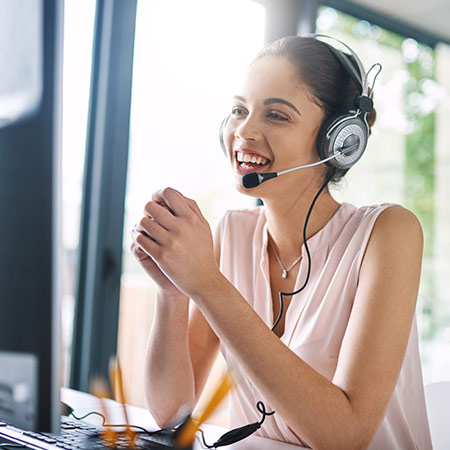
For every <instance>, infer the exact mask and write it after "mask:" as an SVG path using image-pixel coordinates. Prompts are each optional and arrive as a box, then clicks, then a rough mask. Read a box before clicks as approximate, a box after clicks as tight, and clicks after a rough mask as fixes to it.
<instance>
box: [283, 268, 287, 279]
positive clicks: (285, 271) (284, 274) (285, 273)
mask: <svg viewBox="0 0 450 450" xmlns="http://www.w3.org/2000/svg"><path fill="white" fill-rule="evenodd" d="M287 277H288V272H287V270H286V269H283V273H282V274H281V278H287Z"/></svg>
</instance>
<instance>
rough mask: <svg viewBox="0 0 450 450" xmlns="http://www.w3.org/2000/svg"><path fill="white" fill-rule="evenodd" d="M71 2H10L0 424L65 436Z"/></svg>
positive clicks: (4, 68)
mask: <svg viewBox="0 0 450 450" xmlns="http://www.w3.org/2000/svg"><path fill="white" fill-rule="evenodd" d="M62 6H63V2H62V0H0V421H4V422H7V423H10V424H12V425H14V426H17V427H19V428H22V429H27V430H33V431H50V432H53V433H58V431H59V424H60V420H61V413H60V401H59V396H60V379H61V376H60V375H61V374H60V371H61V370H60V369H61V365H60V342H61V339H60V300H61V258H60V225H59V222H60V159H61V146H60V141H61V139H60V131H61V125H60V123H61V120H60V116H61V105H60V104H61V75H62V24H63V17H62V12H63V11H62Z"/></svg>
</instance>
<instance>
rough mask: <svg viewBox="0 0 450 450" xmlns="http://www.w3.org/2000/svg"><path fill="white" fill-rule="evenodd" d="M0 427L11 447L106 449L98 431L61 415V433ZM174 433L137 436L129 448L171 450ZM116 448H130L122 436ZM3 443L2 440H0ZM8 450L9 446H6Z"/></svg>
mask: <svg viewBox="0 0 450 450" xmlns="http://www.w3.org/2000/svg"><path fill="white" fill-rule="evenodd" d="M2 425H3V426H0V436H2V437H3V438H7V439H9V440H10V441H11V442H12V443H13V445H14V447H13V446H11V447H10V449H11V450H12V449H13V448H20V447H16V444H21V445H22V447H21V448H30V449H35V450H44V449H45V450H49V449H58V450H61V449H66V450H71V449H74V450H77V449H80V450H91V449H103V448H108V447H106V446H105V443H104V441H103V439H102V438H101V436H100V434H99V432H98V429H97V428H96V427H95V426H93V425H90V424H88V423H86V422H83V421H80V420H75V419H71V418H68V417H65V416H63V417H62V418H61V434H60V435H54V434H51V433H37V432H33V431H23V430H20V429H17V428H14V427H12V426H8V425H7V424H2ZM173 433H174V430H161V431H159V432H157V433H148V434H147V433H143V432H142V433H137V434H136V442H135V445H134V446H133V447H132V448H133V449H137V450H140V449H142V450H169V449H173V448H174V447H173V439H172V437H173ZM117 436H118V439H117V442H116V445H115V447H114V448H115V449H117V450H121V449H124V450H125V449H130V446H129V441H128V438H127V437H126V436H125V435H124V434H123V433H122V434H121V433H118V434H117ZM1 442H3V441H1ZM6 448H7V449H8V447H6Z"/></svg>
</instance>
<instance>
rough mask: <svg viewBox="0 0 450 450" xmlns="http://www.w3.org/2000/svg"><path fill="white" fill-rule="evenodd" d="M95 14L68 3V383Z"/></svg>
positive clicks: (90, 7)
mask: <svg viewBox="0 0 450 450" xmlns="http://www.w3.org/2000/svg"><path fill="white" fill-rule="evenodd" d="M94 16H95V2H92V1H90V0H83V1H80V0H72V1H66V2H65V5H64V62H63V122H62V130H63V132H62V149H63V155H62V165H63V167H62V202H63V206H62V214H63V217H62V239H63V242H62V243H63V249H64V253H63V255H64V256H63V258H64V259H63V263H64V298H63V303H62V314H63V326H62V331H63V336H62V339H63V360H64V365H65V368H64V373H65V375H64V384H67V383H68V381H67V380H68V374H69V370H68V365H69V361H70V352H71V342H72V329H73V314H74V296H75V284H76V279H75V277H76V275H77V274H76V268H77V262H78V244H79V233H80V230H79V228H80V212H81V198H82V188H83V186H82V185H83V171H84V155H85V143H86V129H87V118H88V106H89V91H90V75H91V56H92V39H93V30H94ZM80 30H83V32H80Z"/></svg>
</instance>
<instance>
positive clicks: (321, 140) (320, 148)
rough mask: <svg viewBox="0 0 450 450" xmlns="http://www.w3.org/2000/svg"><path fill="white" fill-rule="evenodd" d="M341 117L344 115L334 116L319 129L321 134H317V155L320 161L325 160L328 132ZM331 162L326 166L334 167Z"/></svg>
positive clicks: (326, 120)
mask: <svg viewBox="0 0 450 450" xmlns="http://www.w3.org/2000/svg"><path fill="white" fill-rule="evenodd" d="M340 117H342V115H334V116H331V117H329V118H328V119H325V121H324V122H323V123H322V125H321V127H320V128H319V132H318V133H317V138H316V151H317V154H318V155H319V158H320V159H325V158H326V156H325V147H326V139H327V138H326V135H327V132H328V130H329V129H330V128H331V125H332V124H333V123H334V122H336V121H337V120H338V119H339V118H340ZM331 161H333V160H330V161H327V162H326V163H325V164H326V165H327V166H332V167H334V165H333V164H332V163H331Z"/></svg>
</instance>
